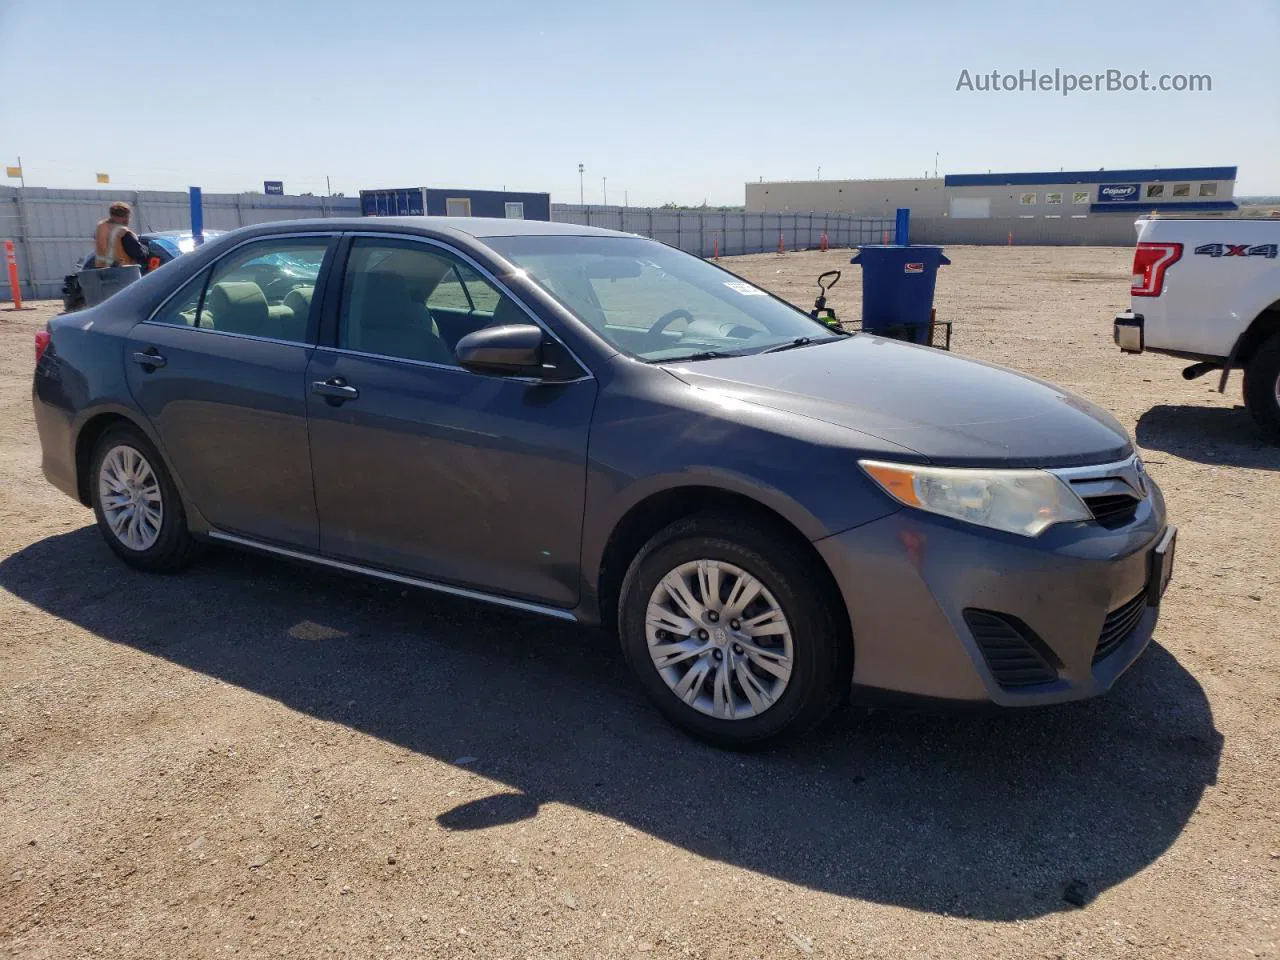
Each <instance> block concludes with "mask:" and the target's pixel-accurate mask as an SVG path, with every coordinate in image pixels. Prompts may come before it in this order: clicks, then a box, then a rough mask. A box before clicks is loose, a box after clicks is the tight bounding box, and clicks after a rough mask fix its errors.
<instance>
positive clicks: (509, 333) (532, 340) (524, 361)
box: [453, 323, 544, 377]
mask: <svg viewBox="0 0 1280 960" xmlns="http://www.w3.org/2000/svg"><path fill="white" fill-rule="evenodd" d="M543 336H544V335H543V332H542V328H541V327H538V326H535V325H534V324H532V323H512V324H507V325H505V326H501V327H485V328H484V329H482V330H476V331H474V332H472V333H468V334H467V335H466V336H465V337H463V338H462V339H461V340H459V341H458V345H457V346H456V347H455V348H454V351H453V352H454V355H455V356H456V357H457V358H458V363H459V364H460V365H461V366H462V367H463V368H464V369H466V370H472V371H474V372H476V373H498V374H506V375H508V376H526V377H540V376H542V375H543V370H542V339H543Z"/></svg>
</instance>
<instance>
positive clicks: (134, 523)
mask: <svg viewBox="0 0 1280 960" xmlns="http://www.w3.org/2000/svg"><path fill="white" fill-rule="evenodd" d="M90 463H91V466H90V474H89V491H90V497H91V499H92V501H93V513H94V516H96V517H97V519H98V529H99V530H100V531H101V532H102V536H103V538H104V539H105V540H106V541H107V546H109V547H110V548H111V549H112V551H113V552H114V553H115V555H116V556H117V557H119V558H120V559H121V560H123V561H124V562H125V563H127V564H129V566H131V567H134V568H136V569H138V570H145V571H146V572H148V573H173V572H176V571H178V570H181V569H182V568H184V567H186V566H187V565H188V564H189V563H190V562H191V560H192V559H193V558H194V557H195V554H196V551H197V544H196V542H195V540H193V539H192V537H191V534H190V533H189V532H188V530H187V517H186V514H185V513H184V511H183V509H182V500H181V498H180V497H179V496H178V490H177V487H175V486H174V483H173V480H172V479H171V478H170V476H169V472H168V471H167V470H166V469H165V466H164V461H163V460H162V459H161V458H160V454H159V453H158V452H157V451H156V449H155V447H153V446H152V445H151V442H150V441H149V440H147V438H146V437H145V436H143V435H142V433H141V432H140V431H139V430H138V429H137V428H135V427H131V426H125V425H118V426H113V427H110V428H108V429H107V430H106V431H105V432H104V433H103V434H102V436H101V437H99V438H98V442H97V444H96V445H95V446H94V448H93V458H92V460H91V461H90Z"/></svg>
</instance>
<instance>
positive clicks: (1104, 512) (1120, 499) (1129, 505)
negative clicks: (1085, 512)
mask: <svg viewBox="0 0 1280 960" xmlns="http://www.w3.org/2000/svg"><path fill="white" fill-rule="evenodd" d="M1084 503H1085V506H1087V507H1088V508H1089V512H1090V513H1092V514H1093V519H1095V520H1097V521H1098V523H1099V524H1100V525H1101V526H1104V527H1106V528H1107V529H1108V530H1114V529H1115V528H1117V527H1123V526H1124V525H1125V524H1127V523H1131V522H1132V521H1133V518H1134V516H1135V515H1136V514H1137V512H1138V503H1139V501H1138V498H1137V497H1133V496H1130V495H1129V494H1127V493H1108V494H1103V495H1101V496H1097V497H1085V498H1084Z"/></svg>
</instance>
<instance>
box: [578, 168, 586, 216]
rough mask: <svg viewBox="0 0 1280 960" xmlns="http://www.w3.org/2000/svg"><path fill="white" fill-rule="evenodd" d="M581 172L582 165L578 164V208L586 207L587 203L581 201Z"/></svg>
mask: <svg viewBox="0 0 1280 960" xmlns="http://www.w3.org/2000/svg"><path fill="white" fill-rule="evenodd" d="M582 170H583V166H582V164H578V206H580V207H583V206H586V203H587V202H586V200H584V199H583V192H582Z"/></svg>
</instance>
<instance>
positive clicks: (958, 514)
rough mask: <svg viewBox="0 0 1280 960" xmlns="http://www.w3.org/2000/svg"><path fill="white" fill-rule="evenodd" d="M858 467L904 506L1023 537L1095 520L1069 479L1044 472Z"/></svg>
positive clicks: (873, 464)
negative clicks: (1091, 519) (1067, 523)
mask: <svg viewBox="0 0 1280 960" xmlns="http://www.w3.org/2000/svg"><path fill="white" fill-rule="evenodd" d="M858 463H859V465H860V466H861V467H862V469H863V470H865V471H866V473H867V475H868V476H869V477H871V479H872V480H874V481H875V482H876V483H877V484H879V486H880V488H881V489H882V490H884V492H885V493H887V494H889V496H891V497H893V498H894V499H895V500H897V501H898V502H899V503H904V504H906V505H907V506H908V507H916V508H917V509H919V510H928V511H929V512H930V513H940V514H942V515H943V516H944V517H954V518H955V519H957V520H964V521H965V522H967V523H976V524H979V525H980V526H984V527H993V528H994V529H996V530H1007V531H1008V532H1010V533H1020V534H1022V535H1023V536H1024V537H1034V536H1038V535H1039V534H1040V533H1041V532H1042V531H1043V530H1045V529H1046V528H1048V527H1051V526H1053V525H1054V524H1055V523H1065V522H1069V521H1072V520H1088V519H1090V518H1091V517H1092V516H1093V515H1092V514H1091V513H1090V512H1089V508H1088V507H1086V506H1085V505H1084V501H1083V500H1081V499H1080V498H1079V497H1078V496H1076V494H1075V492H1074V491H1073V490H1072V489H1071V488H1070V487H1069V486H1067V484H1066V483H1065V482H1064V481H1062V480H1060V479H1058V478H1057V477H1055V476H1054V475H1053V474H1051V473H1045V472H1044V471H1043V470H984V469H976V470H970V469H960V468H954V467H921V466H916V465H914V464H909V463H883V462H880V461H877V460H860V461H858Z"/></svg>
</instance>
